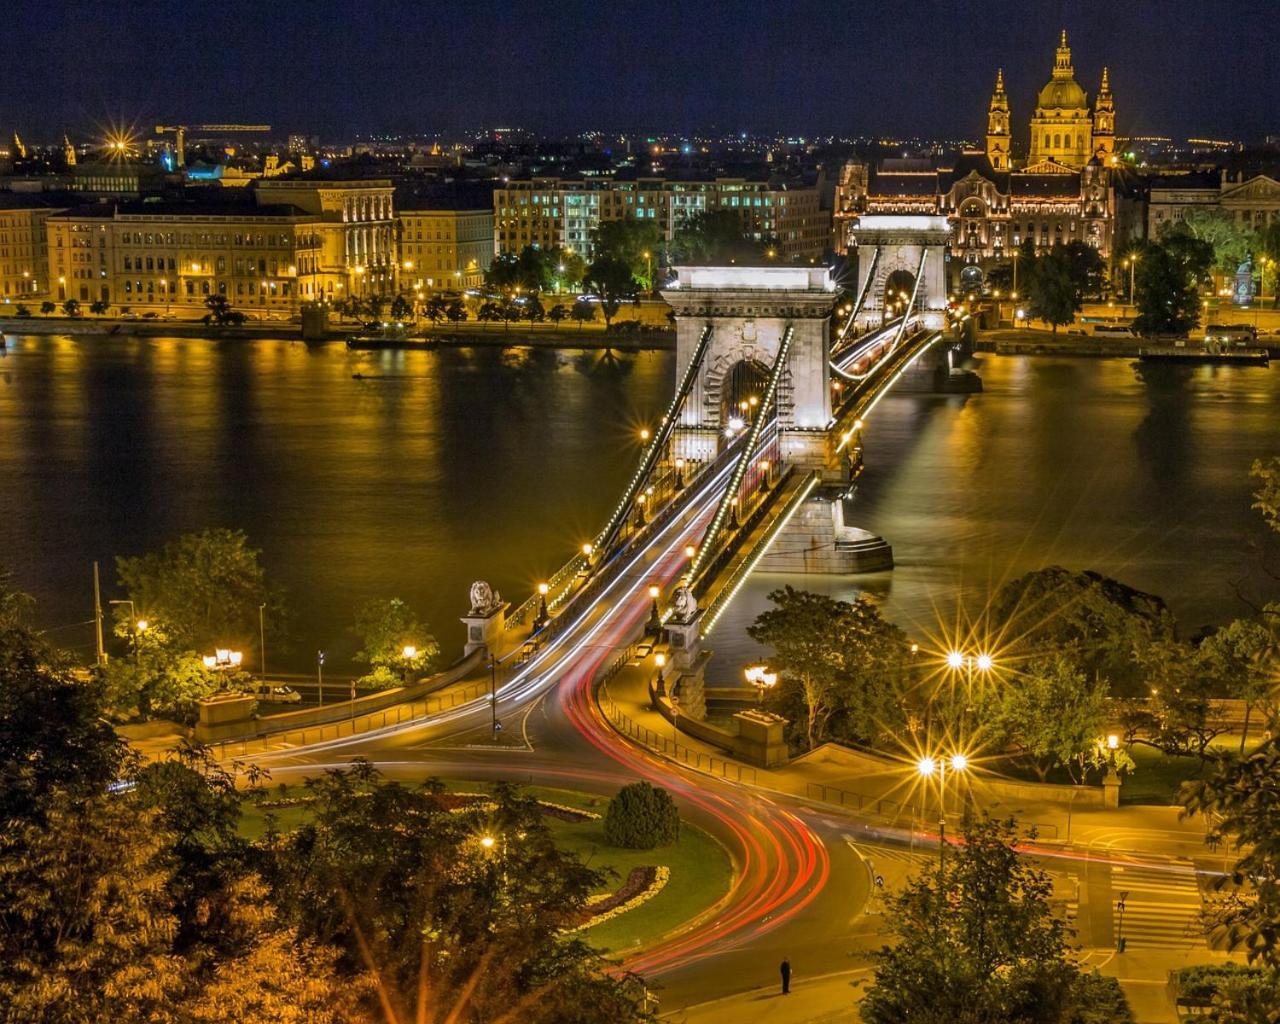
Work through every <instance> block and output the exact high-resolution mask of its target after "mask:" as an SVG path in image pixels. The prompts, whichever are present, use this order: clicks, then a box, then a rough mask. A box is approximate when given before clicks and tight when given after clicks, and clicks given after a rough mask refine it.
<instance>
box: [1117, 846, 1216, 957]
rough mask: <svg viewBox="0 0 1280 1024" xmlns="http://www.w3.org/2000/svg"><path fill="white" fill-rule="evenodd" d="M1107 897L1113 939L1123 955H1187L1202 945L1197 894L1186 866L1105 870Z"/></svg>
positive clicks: (1193, 876)
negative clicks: (1119, 939) (1121, 941)
mask: <svg viewBox="0 0 1280 1024" xmlns="http://www.w3.org/2000/svg"><path fill="white" fill-rule="evenodd" d="M1111 897H1112V902H1113V915H1114V919H1113V922H1112V923H1113V925H1114V926H1115V930H1116V935H1117V936H1120V935H1123V936H1124V938H1125V940H1126V943H1127V945H1128V948H1129V949H1188V948H1192V947H1195V946H1197V945H1204V944H1205V941H1206V940H1205V933H1204V925H1203V924H1202V923H1201V921H1200V888H1199V886H1198V885H1197V883H1196V873H1195V869H1194V867H1193V866H1192V865H1190V864H1183V863H1171V864H1169V865H1167V866H1165V867H1145V866H1139V865H1135V864H1127V865H1123V866H1121V865H1116V866H1114V867H1112V869H1111ZM1121 898H1123V900H1124V912H1123V920H1122V919H1121V912H1120V910H1119V901H1120V900H1121Z"/></svg>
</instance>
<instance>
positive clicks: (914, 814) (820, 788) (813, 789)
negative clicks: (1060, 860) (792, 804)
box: [804, 782, 1059, 841]
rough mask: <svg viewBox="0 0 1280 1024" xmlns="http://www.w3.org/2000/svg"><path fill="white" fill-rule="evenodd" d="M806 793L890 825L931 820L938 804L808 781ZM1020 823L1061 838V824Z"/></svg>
mask: <svg viewBox="0 0 1280 1024" xmlns="http://www.w3.org/2000/svg"><path fill="white" fill-rule="evenodd" d="M804 795H805V799H807V800H816V801H818V802H819V803H824V804H831V805H832V806H835V807H842V808H844V809H845V810H852V811H857V812H859V813H860V814H865V815H871V816H874V817H877V818H882V819H884V821H885V822H886V823H888V824H890V825H896V824H898V823H899V822H902V821H904V820H905V821H907V822H914V821H916V820H917V819H918V820H919V821H920V822H921V823H924V822H926V821H928V820H930V815H931V814H936V813H937V806H936V804H935V805H930V804H928V803H920V802H911V803H903V802H902V801H900V800H891V799H890V798H888V797H877V796H871V795H869V794H867V793H855V792H853V791H851V790H848V789H841V788H840V787H839V786H829V785H827V784H826V783H824V782H806V783H805V787H804ZM952 816H954V818H955V821H956V822H957V824H958V823H959V821H960V820H961V818H962V817H963V816H964V814H963V810H962V809H960V808H951V809H949V811H948V815H947V817H948V819H951V818H952ZM1018 825H1019V826H1020V827H1021V828H1025V829H1027V830H1030V829H1035V832H1036V837H1037V838H1039V839H1051V840H1054V841H1057V839H1058V837H1059V829H1058V826H1057V825H1055V824H1054V823H1053V822H1043V821H1019V822H1018Z"/></svg>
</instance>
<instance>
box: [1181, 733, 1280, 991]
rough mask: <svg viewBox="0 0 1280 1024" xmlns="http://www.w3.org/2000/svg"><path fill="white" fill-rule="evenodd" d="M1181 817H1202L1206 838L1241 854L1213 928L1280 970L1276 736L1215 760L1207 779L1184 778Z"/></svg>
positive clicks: (1214, 911)
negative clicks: (1242, 752) (1244, 754)
mask: <svg viewBox="0 0 1280 1024" xmlns="http://www.w3.org/2000/svg"><path fill="white" fill-rule="evenodd" d="M1179 800H1180V802H1181V803H1182V805H1183V814H1184V816H1192V815H1203V816H1204V818H1205V821H1206V826H1207V830H1206V833H1205V841H1206V843H1208V844H1209V845H1210V846H1211V847H1212V848H1214V849H1216V848H1217V847H1218V846H1220V845H1222V844H1224V843H1226V844H1230V848H1231V849H1233V850H1235V851H1237V852H1238V853H1239V855H1240V856H1239V857H1238V859H1237V860H1236V862H1235V865H1234V866H1233V868H1232V870H1231V873H1230V874H1229V876H1228V881H1229V883H1230V884H1231V885H1232V886H1234V889H1233V891H1230V892H1226V893H1224V894H1223V895H1222V896H1221V897H1220V898H1219V899H1217V900H1216V901H1215V903H1214V905H1213V907H1212V908H1211V916H1212V918H1213V921H1214V931H1215V932H1216V933H1217V935H1218V936H1219V937H1221V938H1223V939H1225V940H1226V941H1227V943H1228V945H1229V946H1230V948H1232V949H1235V948H1239V947H1242V946H1243V947H1244V950H1245V953H1246V956H1247V957H1248V959H1249V962H1250V963H1259V964H1261V965H1263V966H1265V967H1266V968H1267V969H1269V970H1271V971H1276V970H1280V738H1277V737H1275V736H1272V737H1271V738H1269V739H1267V740H1266V741H1265V742H1264V743H1263V744H1262V745H1261V746H1259V747H1258V748H1257V750H1255V751H1254V752H1253V753H1251V754H1249V755H1248V756H1247V757H1231V756H1224V757H1220V758H1218V759H1216V760H1215V762H1214V770H1213V772H1212V774H1211V775H1210V776H1209V777H1208V778H1207V779H1204V780H1200V781H1193V782H1188V783H1184V785H1183V787H1182V792H1181V793H1180V795H1179Z"/></svg>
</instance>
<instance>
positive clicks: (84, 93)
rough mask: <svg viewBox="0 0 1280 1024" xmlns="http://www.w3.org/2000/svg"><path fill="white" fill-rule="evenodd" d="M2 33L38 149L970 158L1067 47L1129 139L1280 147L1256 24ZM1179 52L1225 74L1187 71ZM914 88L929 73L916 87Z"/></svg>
mask: <svg viewBox="0 0 1280 1024" xmlns="http://www.w3.org/2000/svg"><path fill="white" fill-rule="evenodd" d="M11 11H12V17H13V22H14V23H16V24H21V25H22V26H23V27H24V31H27V32H29V33H30V34H31V35H32V36H33V37H35V38H40V39H41V40H42V49H43V51H44V53H43V59H42V60H41V61H40V62H39V63H38V64H37V65H33V66H32V67H30V68H27V69H25V70H24V73H23V76H22V81H21V85H20V86H19V87H18V88H15V89H14V90H13V94H12V95H11V97H10V99H9V103H8V104H7V105H6V106H7V109H6V120H7V121H9V122H10V125H7V127H11V128H16V129H17V130H18V131H20V132H27V133H33V132H37V131H54V130H62V129H65V130H68V131H72V132H76V133H81V134H84V133H90V132H92V131H94V130H100V129H101V128H102V127H103V126H105V125H108V124H121V123H123V124H129V123H137V124H140V125H143V126H144V130H145V128H146V127H149V126H150V124H152V123H160V122H161V121H163V122H166V123H168V122H170V121H176V122H182V121H190V122H195V121H202V120H233V121H239V122H256V121H261V122H268V123H271V124H272V125H273V126H274V127H275V128H276V129H277V130H279V131H280V132H282V133H283V132H286V131H306V132H320V133H328V134H330V135H333V134H342V135H344V136H346V135H347V134H349V133H350V132H352V131H365V132H377V131H400V132H430V131H435V130H441V131H453V130H458V129H461V128H466V127H474V126H478V125H491V126H494V125H499V124H507V125H519V126H523V127H528V128H530V129H534V130H544V131H572V130H580V129H583V128H597V127H598V128H601V129H605V130H619V131H627V130H638V131H644V130H669V131H673V132H691V131H697V130H703V131H706V130H711V129H716V130H721V131H737V130H742V131H775V130H784V131H805V132H810V133H836V134H872V135H876V134H895V133H904V132H905V133H908V134H916V135H921V136H928V137H943V138H946V137H952V138H956V137H959V138H964V137H978V136H980V134H981V132H982V129H983V123H982V119H981V117H980V114H979V113H978V111H980V110H981V109H982V104H983V103H984V101H985V99H986V98H987V97H989V96H990V91H991V86H992V82H993V81H994V75H995V69H996V68H997V67H1003V68H1004V73H1005V80H1006V85H1007V89H1008V93H1009V97H1010V104H1011V106H1012V108H1013V112H1014V115H1015V120H1016V122H1017V123H1021V122H1022V121H1023V120H1024V118H1025V116H1026V114H1027V113H1029V112H1030V108H1031V106H1032V104H1033V102H1034V96H1035V92H1036V90H1037V89H1038V88H1039V86H1040V85H1041V84H1042V80H1043V76H1044V70H1045V68H1046V67H1047V66H1051V62H1052V60H1053V52H1054V47H1055V45H1056V43H1057V40H1058V34H1059V32H1060V31H1061V30H1062V29H1065V30H1066V31H1067V34H1068V37H1069V38H1070V41H1071V44H1072V47H1073V49H1074V51H1075V54H1076V63H1077V70H1078V74H1079V77H1080V80H1081V82H1082V83H1084V84H1085V87H1086V89H1088V90H1089V91H1090V92H1091V93H1092V91H1093V89H1095V88H1096V82H1097V81H1098V79H1099V77H1100V74H1101V69H1102V67H1103V66H1104V65H1107V66H1109V67H1110V69H1111V75H1112V88H1113V90H1114V91H1115V93H1116V95H1117V97H1118V98H1119V99H1120V100H1121V101H1122V111H1123V113H1122V116H1121V118H1120V119H1119V123H1118V124H1117V131H1118V133H1119V134H1121V135H1138V136H1143V135H1170V136H1173V137H1187V136H1196V135H1201V136H1203V135H1213V136H1215V137H1221V136H1227V137H1233V138H1243V139H1246V140H1253V139H1260V138H1262V137H1263V136H1264V135H1267V134H1270V133H1272V132H1273V131H1274V130H1275V127H1276V126H1275V123H1274V120H1273V119H1272V117H1271V115H1270V114H1269V111H1268V105H1267V99H1266V98H1267V96H1268V95H1270V94H1273V93H1274V90H1275V87H1276V86H1277V85H1280V67H1278V66H1277V64H1276V62H1274V61H1270V60H1268V59H1267V57H1266V54H1265V42H1266V41H1265V38H1264V37H1263V35H1262V34H1253V35H1250V34H1248V33H1243V34H1242V33H1240V32H1239V25H1241V24H1246V25H1247V24H1259V23H1261V20H1260V19H1261V18H1262V16H1263V15H1264V14H1265V11H1264V9H1263V7H1262V5H1261V4H1257V3H1255V4H1245V5H1243V6H1242V5H1233V6H1231V7H1228V6H1227V5H1225V4H1208V5H1203V4H1191V3H1190V2H1187V0H1175V2H1171V3H1165V4H1159V5H1156V4H1151V3H1137V4H1127V5H1123V6H1116V7H1114V8H1108V9H1106V10H1105V12H1099V11H1097V10H1096V9H1094V10H1080V9H1073V6H1072V5H1066V4H1062V3H1057V2H1039V3H1032V4H1016V5H1015V4H1011V3H1003V2H1000V3H987V4H969V3H930V4H925V5H923V7H921V6H920V5H915V6H910V7H908V6H907V5H903V4H890V5H881V6H879V7H877V8H876V9H874V10H867V11H862V12H859V13H858V20H857V21H856V22H851V23H850V27H849V29H848V31H847V32H840V31H837V32H834V33H833V32H832V30H831V29H832V19H831V13H830V11H829V9H827V8H825V7H820V6H818V5H815V4H808V3H799V4H789V5H786V6H785V8H779V9H774V8H766V7H764V6H760V5H755V4H739V5H716V6H711V5H699V4H695V5H686V6H685V7H683V8H681V11H680V13H679V20H678V21H674V20H673V15H672V12H671V11H670V10H669V9H666V8H660V7H657V6H656V5H647V4H629V5H626V6H625V7H623V6H622V5H620V4H605V5H603V6H602V7H601V8H599V9H597V8H596V7H590V6H584V5H583V4H580V3H567V4H561V5H557V6H556V8H555V9H548V10H545V11H533V10H531V9H529V8H527V7H523V6H521V5H514V4H510V3H505V2H500V0H492V2H489V3H486V4H476V5H468V6H467V7H466V8H465V9H464V8H461V7H457V6H453V7H450V6H447V5H446V6H444V8H443V9H440V8H433V9H431V10H429V11H428V10H422V9H418V8H415V7H411V6H409V5H406V4H401V3H398V2H396V3H390V2H389V3H384V4H381V5H379V7H378V10H377V15H378V16H377V17H372V18H370V17H359V16H353V15H352V14H351V12H350V10H349V8H348V7H347V5H343V4H339V3H336V2H334V3H331V2H328V0H319V2H317V3H315V4H312V5H310V6H309V8H308V12H309V14H308V17H307V18H306V19H305V20H304V19H301V18H299V17H298V16H297V9H296V8H292V7H289V6H287V5H286V6H282V7H279V8H252V9H251V8H249V7H248V6H247V5H245V4H240V3H232V4H220V5H211V4H206V3H196V4H188V5H181V6H180V5H177V4H172V3H158V4H152V5H148V6H147V7H146V8H145V10H143V9H141V8H138V9H132V8H130V9H126V8H123V7H120V6H118V5H110V4H108V5H100V6H96V7H89V6H86V5H79V4H53V5H38V4H35V3H31V2H29V0H19V2H18V3H16V4H14V5H12V6H11ZM1255 15H1256V17H1255ZM921 24H923V25H926V26H930V27H929V28H928V29H926V30H917V29H916V26H918V25H921ZM681 25H697V26H699V30H700V33H701V36H702V38H701V39H693V38H691V37H690V36H689V34H688V33H687V32H686V31H684V30H683V29H682V28H681ZM908 26H910V27H911V30H910V31H904V29H906V28H907V27H908ZM993 27H998V29H999V32H1000V33H1001V34H1000V36H998V37H997V36H995V35H993ZM248 28H253V31H248V30H247V29H248ZM1188 39H1195V40H1196V43H1197V52H1200V53H1212V52H1231V53H1232V54H1233V56H1232V59H1231V60H1229V61H1226V60H1219V61H1216V62H1214V63H1213V64H1212V65H1211V66H1210V65H1208V64H1201V63H1197V62H1191V63H1188V58H1187V56H1186V45H1185V44H1186V41H1187V40H1188ZM86 52H92V53H93V54H94V58H95V59H94V61H93V63H92V64H91V65H90V66H85V61H84V54H85V53H86ZM477 53H488V54H490V58H491V59H486V60H476V59H475V58H476V54H477ZM557 54H558V55H557ZM549 58H550V59H549ZM353 61H354V62H355V64H353ZM353 66H358V68H359V74H356V75H353V74H352V73H351V68H352V67H353ZM917 67H918V68H929V69H930V72H929V74H928V75H925V76H922V77H921V78H920V79H919V80H918V81H917V80H915V79H913V76H912V71H911V69H913V68H917ZM495 72H496V73H495ZM943 72H945V73H943ZM68 82H75V83H76V85H75V87H74V88H70V89H68V88H66V84H67V83H68ZM1223 97H1230V98H1231V102H1230V103H1224V102H1223Z"/></svg>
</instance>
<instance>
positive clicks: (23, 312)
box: [13, 302, 31, 320]
mask: <svg viewBox="0 0 1280 1024" xmlns="http://www.w3.org/2000/svg"><path fill="white" fill-rule="evenodd" d="M13 315H14V316H16V317H19V318H21V319H23V320H25V319H27V318H28V317H30V316H31V307H30V306H27V305H24V304H23V303H21V302H19V303H18V304H17V306H15V307H14V309H13Z"/></svg>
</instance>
